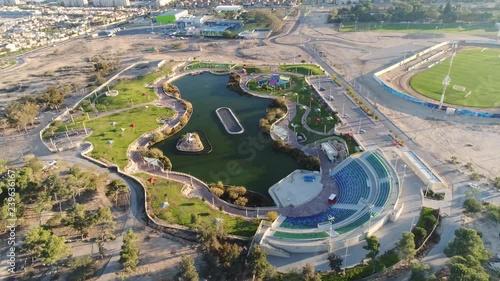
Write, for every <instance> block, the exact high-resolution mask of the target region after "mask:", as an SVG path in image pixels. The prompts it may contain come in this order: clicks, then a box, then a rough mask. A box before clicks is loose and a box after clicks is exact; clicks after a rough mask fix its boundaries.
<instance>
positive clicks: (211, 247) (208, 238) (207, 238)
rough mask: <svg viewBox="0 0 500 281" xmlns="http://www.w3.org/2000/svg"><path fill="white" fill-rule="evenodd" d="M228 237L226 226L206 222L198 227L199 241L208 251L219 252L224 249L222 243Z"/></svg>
mask: <svg viewBox="0 0 500 281" xmlns="http://www.w3.org/2000/svg"><path fill="white" fill-rule="evenodd" d="M225 237H226V232H225V230H224V226H223V225H222V224H220V223H216V222H214V223H208V222H204V223H202V224H201V225H200V226H199V227H198V236H197V238H198V240H199V241H200V243H201V244H202V245H203V247H204V248H205V250H206V251H209V252H218V250H219V249H220V248H221V247H222V245H221V243H220V241H221V240H223V239H224V238H225Z"/></svg>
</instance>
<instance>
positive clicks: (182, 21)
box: [175, 15, 207, 29]
mask: <svg viewBox="0 0 500 281" xmlns="http://www.w3.org/2000/svg"><path fill="white" fill-rule="evenodd" d="M206 20H207V17H206V16H199V17H196V16H191V15H190V16H185V17H181V18H179V19H177V20H175V26H176V27H177V28H178V29H188V28H190V27H201V26H202V25H203V24H204V23H205V21H206Z"/></svg>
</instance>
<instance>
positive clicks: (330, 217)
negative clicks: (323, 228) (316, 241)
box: [328, 216, 335, 252]
mask: <svg viewBox="0 0 500 281" xmlns="http://www.w3.org/2000/svg"><path fill="white" fill-rule="evenodd" d="M328 221H329V222H330V252H331V251H332V249H333V222H334V221H335V217H334V216H328Z"/></svg>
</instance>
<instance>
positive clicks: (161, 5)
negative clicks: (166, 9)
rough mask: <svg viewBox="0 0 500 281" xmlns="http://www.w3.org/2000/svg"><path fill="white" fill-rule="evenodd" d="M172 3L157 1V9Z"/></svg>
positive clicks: (163, 0) (168, 0)
mask: <svg viewBox="0 0 500 281" xmlns="http://www.w3.org/2000/svg"><path fill="white" fill-rule="evenodd" d="M170 2H172V0H156V7H163V6H165V5H168V3H170Z"/></svg>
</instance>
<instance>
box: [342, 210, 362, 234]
mask: <svg viewBox="0 0 500 281" xmlns="http://www.w3.org/2000/svg"><path fill="white" fill-rule="evenodd" d="M369 220H370V212H365V213H364V214H362V215H361V216H360V217H359V218H357V219H356V220H355V221H353V222H351V223H350V224H348V225H345V226H343V227H340V228H337V229H335V231H337V232H338V233H340V234H342V233H346V232H349V231H351V230H354V229H356V228H358V227H360V226H362V225H363V224H365V223H367V222H368V221H369Z"/></svg>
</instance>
